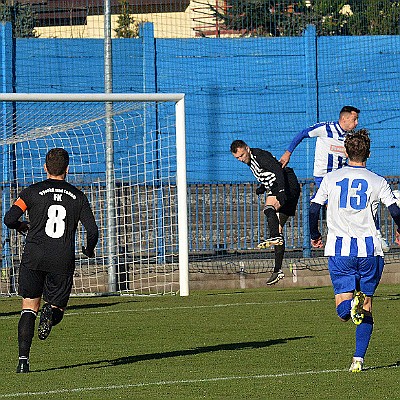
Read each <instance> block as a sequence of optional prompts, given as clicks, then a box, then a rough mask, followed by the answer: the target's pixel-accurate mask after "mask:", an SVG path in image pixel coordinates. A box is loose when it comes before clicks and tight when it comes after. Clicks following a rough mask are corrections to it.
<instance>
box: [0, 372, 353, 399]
mask: <svg viewBox="0 0 400 400" xmlns="http://www.w3.org/2000/svg"><path fill="white" fill-rule="evenodd" d="M344 371H347V372H348V370H347V369H330V370H329V369H327V370H321V371H303V372H287V373H281V374H266V375H248V376H226V377H216V378H203V379H183V380H175V381H159V382H142V383H127V384H125V385H109V386H96V387H80V388H70V389H59V390H49V391H42V392H20V393H7V394H2V395H0V399H5V398H12V397H14V398H15V397H22V396H31V397H34V396H46V395H52V394H62V393H83V392H93V391H98V390H120V389H129V388H141V387H147V386H169V385H182V384H188V383H207V382H222V381H234V380H242V379H271V378H272V379H273V378H283V377H291V376H301V375H317V374H329V373H337V372H344Z"/></svg>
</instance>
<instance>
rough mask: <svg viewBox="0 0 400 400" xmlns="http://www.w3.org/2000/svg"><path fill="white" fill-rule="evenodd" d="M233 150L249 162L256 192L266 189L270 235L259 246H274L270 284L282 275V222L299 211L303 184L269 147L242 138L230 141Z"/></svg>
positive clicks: (265, 209)
mask: <svg viewBox="0 0 400 400" xmlns="http://www.w3.org/2000/svg"><path fill="white" fill-rule="evenodd" d="M231 153H232V154H233V156H234V157H235V158H236V159H237V160H238V161H241V162H243V163H245V164H247V165H248V166H249V167H250V169H251V171H252V172H253V175H254V176H255V178H256V179H257V181H258V182H259V183H260V186H259V187H258V188H257V190H256V194H257V195H261V194H263V193H265V192H266V193H267V200H266V202H265V206H264V214H265V216H266V218H267V222H268V231H269V236H270V237H269V238H268V239H266V240H265V241H264V242H262V243H260V244H259V245H258V247H259V248H266V247H270V246H274V250H275V266H274V271H273V272H272V275H271V277H270V278H269V279H268V280H267V285H272V284H274V283H276V282H278V281H279V280H280V279H282V278H283V277H284V276H285V275H284V273H283V272H282V262H283V256H284V253H285V241H284V238H283V235H282V231H283V226H284V225H285V223H286V221H287V220H288V218H289V216H294V215H295V213H296V207H297V202H298V200H299V196H300V185H299V182H298V181H297V177H296V175H295V173H294V171H293V169H291V168H288V167H286V168H282V165H281V164H280V162H279V161H278V160H277V159H276V158H275V157H274V156H273V155H272V154H271V153H270V152H269V151H266V150H261V149H257V148H250V147H249V146H248V145H247V144H246V143H245V142H244V141H243V140H235V141H233V142H232V144H231Z"/></svg>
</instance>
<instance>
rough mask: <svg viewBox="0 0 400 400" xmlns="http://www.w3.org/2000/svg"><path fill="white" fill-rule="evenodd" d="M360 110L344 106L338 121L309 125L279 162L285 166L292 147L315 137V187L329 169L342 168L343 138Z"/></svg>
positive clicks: (293, 141) (355, 122)
mask: <svg viewBox="0 0 400 400" xmlns="http://www.w3.org/2000/svg"><path fill="white" fill-rule="evenodd" d="M359 113H360V110H359V109H358V108H356V107H353V106H344V107H343V108H342V109H341V110H340V114H339V121H337V122H321V123H318V124H315V125H312V126H310V127H309V128H306V129H304V130H302V131H301V132H300V133H298V134H297V135H296V136H295V137H294V138H293V140H292V141H291V143H290V144H289V147H288V148H287V150H286V151H285V153H284V154H283V155H282V157H281V158H280V160H279V161H280V162H281V164H282V166H283V167H285V166H286V165H287V164H288V163H289V160H290V156H291V155H292V153H293V151H294V149H295V148H296V147H297V146H298V145H299V144H300V143H301V142H302V140H303V139H306V138H314V137H316V138H317V141H316V144H315V154H314V181H315V184H316V185H317V187H318V186H319V185H320V183H321V181H322V178H323V177H324V176H325V175H326V174H327V173H328V172H331V171H334V170H336V169H339V168H342V166H343V165H344V164H345V161H346V156H345V149H344V145H343V143H344V139H345V137H346V134H347V133H348V132H351V131H353V130H354V129H355V128H356V127H357V125H358V115H359Z"/></svg>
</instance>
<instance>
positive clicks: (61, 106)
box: [0, 94, 189, 296]
mask: <svg viewBox="0 0 400 400" xmlns="http://www.w3.org/2000/svg"><path fill="white" fill-rule="evenodd" d="M0 101H1V105H2V108H3V113H2V136H1V139H0V154H1V155H0V157H1V161H2V170H1V210H2V220H3V217H4V214H5V213H6V212H7V210H8V209H9V207H10V206H11V205H12V204H13V202H14V201H15V199H16V198H17V196H18V194H19V192H20V191H21V190H22V189H23V188H25V187H27V186H28V185H30V184H32V183H34V182H37V181H40V180H43V179H46V174H45V171H44V169H43V165H44V162H45V156H46V153H47V152H48V150H50V149H51V148H54V147H63V148H64V149H66V150H67V151H68V152H69V154H70V167H69V173H68V175H67V181H68V182H70V183H71V184H73V185H75V186H77V187H78V188H79V189H81V190H82V191H83V192H84V193H85V194H86V195H87V196H88V198H89V202H90V203H91V206H92V209H93V212H94V215H95V219H96V222H97V224H98V226H99V231H100V238H99V243H98V245H97V248H96V250H95V253H96V256H95V258H92V259H88V258H86V257H85V256H83V255H82V254H80V249H81V246H82V245H83V244H84V243H85V232H84V230H83V228H82V226H81V225H79V226H78V231H77V235H76V268H75V276H74V287H73V292H72V294H76V295H78V294H79V295H82V294H103V293H119V294H125V293H126V294H143V295H150V294H167V293H171V294H175V293H179V294H180V295H182V296H186V295H188V292H189V290H188V250H187V247H188V245H187V222H186V220H187V215H186V212H187V211H186V210H187V200H186V193H187V191H186V157H185V123H184V121H185V116H184V96H183V95H181V94H148V95H147V94H94V95H93V94H91V95H88V94H59V95H58V94H55V95H52V94H29V95H28V94H1V95H0ZM26 218H27V219H29V216H26ZM1 235H2V238H1V243H2V265H1V285H0V293H1V294H3V295H10V294H14V293H16V292H17V289H18V268H19V263H20V258H21V254H22V250H23V244H24V240H25V238H24V237H23V236H22V235H20V234H17V233H16V231H15V230H9V229H7V228H6V227H5V226H4V224H2V230H1Z"/></svg>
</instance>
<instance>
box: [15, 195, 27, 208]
mask: <svg viewBox="0 0 400 400" xmlns="http://www.w3.org/2000/svg"><path fill="white" fill-rule="evenodd" d="M14 206H17V207H19V208H20V209H21V210H22V211H23V212H25V211H26V209H27V208H28V207H27V206H26V204H25V202H24V201H23V200H22V199H21V198H20V197H18V199H17V200H16V201H15V203H14Z"/></svg>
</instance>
